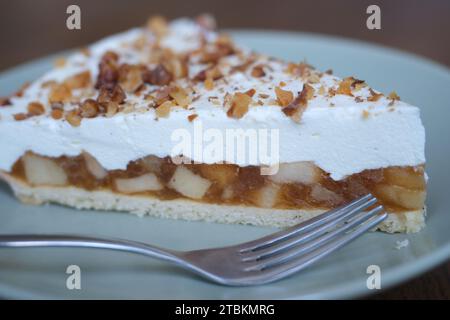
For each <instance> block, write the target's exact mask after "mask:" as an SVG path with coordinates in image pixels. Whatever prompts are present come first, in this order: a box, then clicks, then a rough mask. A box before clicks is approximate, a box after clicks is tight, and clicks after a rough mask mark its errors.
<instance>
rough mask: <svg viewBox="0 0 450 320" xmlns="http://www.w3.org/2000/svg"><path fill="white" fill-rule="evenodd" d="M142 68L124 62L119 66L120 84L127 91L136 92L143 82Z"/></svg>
mask: <svg viewBox="0 0 450 320" xmlns="http://www.w3.org/2000/svg"><path fill="white" fill-rule="evenodd" d="M143 83H144V82H143V80H142V68H141V67H140V66H137V65H129V64H123V65H121V66H120V67H119V84H120V86H121V87H122V88H123V89H124V90H125V91H127V92H135V91H136V90H137V89H139V88H140V87H141V85H142V84H143Z"/></svg>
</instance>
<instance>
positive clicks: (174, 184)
mask: <svg viewBox="0 0 450 320" xmlns="http://www.w3.org/2000/svg"><path fill="white" fill-rule="evenodd" d="M210 186H211V181H209V180H207V179H205V178H202V177H201V176H199V175H197V174H195V173H193V172H192V171H190V170H189V169H187V168H186V167H185V166H178V167H177V169H176V170H175V173H174V174H173V176H172V178H171V179H170V181H169V187H171V188H172V189H174V190H175V191H177V192H179V193H181V194H182V195H184V196H186V197H188V198H192V199H201V198H203V196H204V195H205V193H206V192H207V191H208V189H209V187H210Z"/></svg>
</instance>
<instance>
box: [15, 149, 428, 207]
mask: <svg viewBox="0 0 450 320" xmlns="http://www.w3.org/2000/svg"><path fill="white" fill-rule="evenodd" d="M10 174H11V175H12V176H14V177H15V178H18V179H21V180H23V181H24V182H26V183H28V184H29V185H31V186H61V187H64V186H74V187H79V188H83V189H86V190H110V191H113V192H115V193H118V194H127V195H139V196H148V197H156V198H158V199H162V200H170V199H179V198H185V199H186V198H188V199H192V200H194V201H200V202H205V203H216V204H230V205H246V206H256V207H262V208H277V209H316V208H323V209H328V208H333V207H336V206H339V205H342V204H344V203H345V202H348V201H350V200H352V199H355V198H357V197H359V196H361V195H364V194H367V193H369V192H371V193H373V194H374V195H375V196H377V197H378V199H379V200H380V202H381V203H382V204H383V205H384V206H385V207H386V208H387V210H389V211H390V212H402V211H409V210H419V209H422V208H423V206H424V201H425V194H426V193H425V189H426V188H425V187H426V183H425V177H424V167H423V166H415V167H389V168H384V169H375V170H365V171H363V172H360V173H357V174H353V175H351V176H349V177H347V178H345V179H343V180H340V181H334V180H333V179H331V178H330V176H329V174H328V173H326V172H324V171H323V170H321V169H320V168H318V167H317V166H315V165H314V164H313V163H311V162H296V163H286V164H281V165H280V167H279V170H278V172H277V173H276V174H275V175H261V173H260V167H257V166H247V167H239V166H237V165H232V164H211V165H209V164H182V165H176V164H174V163H173V162H172V161H171V159H170V158H169V157H166V158H158V157H155V156H147V157H145V158H142V159H139V160H136V161H132V162H130V163H129V164H128V166H127V169H126V170H109V171H108V170H105V169H104V168H103V167H102V166H101V165H100V164H99V163H98V161H97V160H96V159H95V158H93V157H92V156H91V155H89V154H87V153H83V154H81V155H79V156H75V157H67V156H61V157H58V158H50V157H44V156H40V155H36V154H34V153H31V152H27V153H26V154H25V155H23V156H22V157H21V158H20V159H19V160H18V161H16V163H15V164H14V166H13V169H12V171H11V173H10Z"/></svg>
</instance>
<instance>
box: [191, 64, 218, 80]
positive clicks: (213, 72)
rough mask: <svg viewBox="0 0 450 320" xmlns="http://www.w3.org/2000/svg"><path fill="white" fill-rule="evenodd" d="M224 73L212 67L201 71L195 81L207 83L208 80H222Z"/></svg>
mask: <svg viewBox="0 0 450 320" xmlns="http://www.w3.org/2000/svg"><path fill="white" fill-rule="evenodd" d="M222 77H223V75H222V72H220V70H219V68H216V67H212V68H208V69H205V70H202V71H200V72H199V73H197V74H196V75H195V77H194V80H195V81H205V80H206V79H208V78H209V79H211V80H217V79H220V78H222Z"/></svg>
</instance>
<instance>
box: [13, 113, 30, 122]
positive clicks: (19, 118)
mask: <svg viewBox="0 0 450 320" xmlns="http://www.w3.org/2000/svg"><path fill="white" fill-rule="evenodd" d="M13 117H14V120H16V121H22V120H25V119H28V117H29V116H28V115H27V114H26V113H22V112H21V113H16V114H14V116H13Z"/></svg>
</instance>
